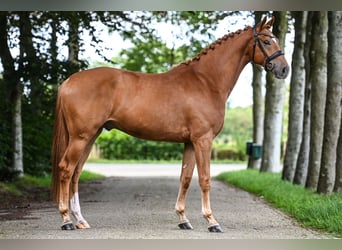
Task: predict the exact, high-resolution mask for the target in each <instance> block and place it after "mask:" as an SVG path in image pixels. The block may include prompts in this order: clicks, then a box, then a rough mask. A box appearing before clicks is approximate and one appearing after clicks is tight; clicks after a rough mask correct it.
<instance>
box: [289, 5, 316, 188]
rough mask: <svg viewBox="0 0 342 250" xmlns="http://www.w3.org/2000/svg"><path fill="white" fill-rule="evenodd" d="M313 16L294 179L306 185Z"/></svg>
mask: <svg viewBox="0 0 342 250" xmlns="http://www.w3.org/2000/svg"><path fill="white" fill-rule="evenodd" d="M312 16H313V12H312V11H309V13H308V16H307V22H306V32H305V33H306V39H305V46H304V60H305V99H304V114H303V115H304V117H303V132H302V143H301V145H300V150H299V155H298V159H297V164H296V173H295V176H294V179H293V183H294V184H298V185H304V184H305V182H306V178H307V174H308V165H309V151H310V117H311V115H310V114H311V74H310V68H311V67H310V64H311V35H312Z"/></svg>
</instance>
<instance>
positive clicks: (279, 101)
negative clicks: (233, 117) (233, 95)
mask: <svg viewBox="0 0 342 250" xmlns="http://www.w3.org/2000/svg"><path fill="white" fill-rule="evenodd" d="M274 16H275V23H274V26H273V34H274V35H275V36H277V37H278V38H279V44H280V47H281V48H284V44H285V36H286V33H287V18H286V11H275V12H274ZM284 95H285V81H284V80H283V79H276V78H275V77H274V76H273V75H272V74H271V73H269V72H268V73H267V75H266V97H265V99H266V100H265V120H264V141H263V158H262V163H261V168H260V171H261V172H273V171H275V170H277V169H279V168H280V155H281V154H280V149H281V136H282V118H283V105H284Z"/></svg>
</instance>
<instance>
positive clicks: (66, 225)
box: [61, 222, 75, 230]
mask: <svg viewBox="0 0 342 250" xmlns="http://www.w3.org/2000/svg"><path fill="white" fill-rule="evenodd" d="M61 228H62V230H75V227H74V224H72V223H71V222H69V223H66V224H64V225H63V226H61Z"/></svg>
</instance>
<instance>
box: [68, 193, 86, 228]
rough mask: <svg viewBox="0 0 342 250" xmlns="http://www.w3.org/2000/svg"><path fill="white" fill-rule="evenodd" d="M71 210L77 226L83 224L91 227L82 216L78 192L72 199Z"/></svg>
mask: <svg viewBox="0 0 342 250" xmlns="http://www.w3.org/2000/svg"><path fill="white" fill-rule="evenodd" d="M70 210H71V214H72V215H73V216H74V217H75V219H76V225H77V224H83V225H85V226H89V225H88V223H87V221H86V220H85V219H84V218H83V216H82V214H81V206H80V200H79V196H78V193H77V192H76V193H75V194H74V195H73V196H72V198H71V199H70Z"/></svg>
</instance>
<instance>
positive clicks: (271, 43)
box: [250, 17, 290, 79]
mask: <svg viewBox="0 0 342 250" xmlns="http://www.w3.org/2000/svg"><path fill="white" fill-rule="evenodd" d="M273 23H274V17H272V19H271V20H269V21H268V22H267V23H266V17H264V18H263V20H262V21H261V22H260V23H258V24H257V25H256V26H254V28H253V36H254V41H253V46H252V48H251V51H250V52H251V60H252V61H253V62H254V63H257V64H260V65H262V66H264V68H265V70H266V71H271V72H272V73H273V74H274V75H275V77H277V78H280V79H284V78H286V77H287V75H288V73H289V69H290V68H289V65H288V63H287V61H286V59H285V57H284V52H283V51H282V50H281V49H280V46H279V41H278V39H277V38H276V37H275V36H274V35H273V34H272V32H271V31H270V29H271V27H272V26H273Z"/></svg>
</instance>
